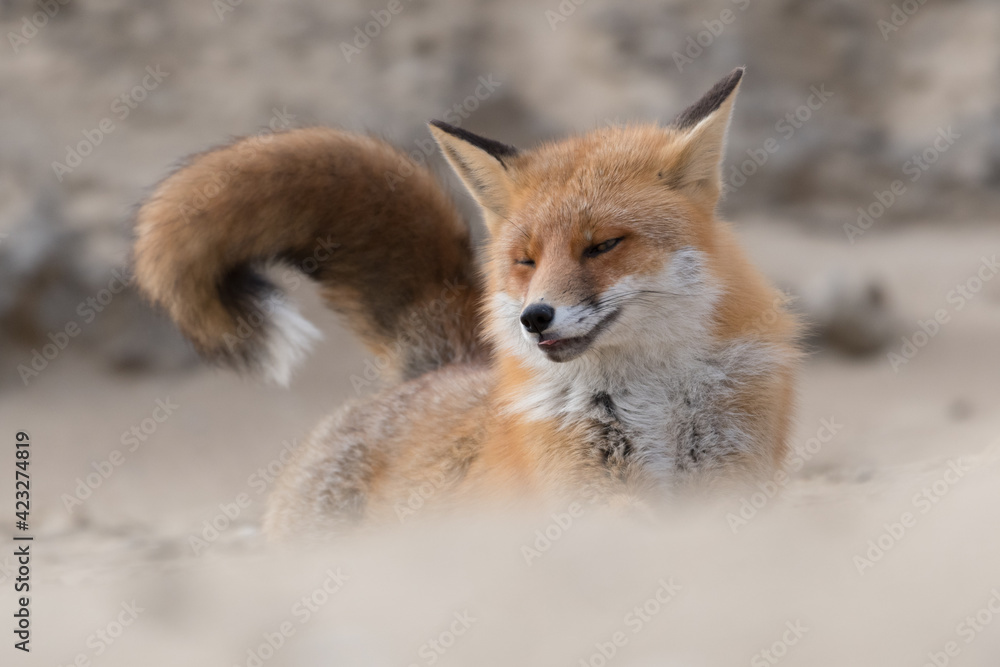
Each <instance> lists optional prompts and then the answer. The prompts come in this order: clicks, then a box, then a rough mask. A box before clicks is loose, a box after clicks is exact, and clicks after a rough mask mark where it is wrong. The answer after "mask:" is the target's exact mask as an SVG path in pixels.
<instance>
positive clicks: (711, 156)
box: [660, 67, 743, 208]
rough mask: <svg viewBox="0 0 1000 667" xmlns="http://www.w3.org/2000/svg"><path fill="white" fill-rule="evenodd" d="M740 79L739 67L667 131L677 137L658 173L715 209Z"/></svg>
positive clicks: (679, 117)
mask: <svg viewBox="0 0 1000 667" xmlns="http://www.w3.org/2000/svg"><path fill="white" fill-rule="evenodd" d="M742 78H743V68H742V67H738V68H736V69H734V70H733V71H732V72H730V73H729V75H728V76H726V77H725V78H724V79H722V80H721V81H719V82H718V83H716V84H715V85H714V86H712V89H711V90H709V91H708V92H707V93H705V95H704V96H703V97H702V98H701V99H700V100H698V101H697V102H695V103H694V104H692V105H691V106H689V107H688V108H687V109H685V110H684V111H683V112H682V113H681V114H680V115H679V116H677V118H676V119H674V122H673V123H671V124H670V129H672V130H673V131H674V132H673V134H674V136H675V137H676V139H675V142H674V143H671V144H670V149H669V153H668V155H669V156H670V157H669V160H668V164H667V165H666V168H665V169H663V170H662V171H661V172H660V173H661V176H662V178H663V179H664V180H665V181H666V182H667V183H668V184H669V185H670V186H671V187H675V188H678V189H683V190H685V191H687V192H688V194H689V195H691V196H693V197H694V198H695V199H698V200H700V201H703V202H704V203H705V204H706V205H707V206H709V207H711V208H714V207H715V204H716V202H717V201H718V199H719V195H720V193H721V189H722V158H723V156H724V152H725V148H726V132H727V131H728V129H729V118H730V116H731V115H732V110H733V101H734V100H735V99H736V89H737V88H738V87H739V85H740V80H741V79H742Z"/></svg>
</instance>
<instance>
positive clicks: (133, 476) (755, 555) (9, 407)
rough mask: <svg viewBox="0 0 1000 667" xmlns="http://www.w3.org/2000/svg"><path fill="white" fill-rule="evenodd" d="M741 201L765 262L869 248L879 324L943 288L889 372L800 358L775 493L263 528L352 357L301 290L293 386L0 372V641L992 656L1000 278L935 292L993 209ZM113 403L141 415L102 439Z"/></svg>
mask: <svg viewBox="0 0 1000 667" xmlns="http://www.w3.org/2000/svg"><path fill="white" fill-rule="evenodd" d="M738 227H739V228H740V230H741V235H742V236H743V237H744V239H745V240H746V243H747V246H748V248H749V249H750V251H751V254H752V255H753V257H754V259H755V260H756V261H757V262H758V263H759V264H760V265H761V266H763V267H765V269H767V270H769V272H770V273H771V275H772V277H773V278H774V279H775V280H776V281H778V282H779V283H784V284H796V285H808V284H809V283H810V282H811V281H816V280H819V279H820V278H821V277H823V276H829V275H830V274H831V273H836V272H838V271H842V270H845V267H850V268H851V269H852V270H853V271H855V272H860V273H862V274H870V275H874V276H880V277H881V278H882V279H883V281H884V284H885V285H886V287H887V292H888V294H890V295H891V297H892V305H893V308H894V311H895V313H896V317H897V325H896V326H897V327H898V329H899V332H900V336H903V335H905V336H907V337H911V338H912V335H913V333H914V332H915V331H917V330H918V327H919V324H918V321H919V320H927V319H928V318H932V317H933V316H934V313H935V311H937V310H938V309H945V310H946V311H947V314H948V315H949V316H950V318H949V320H948V322H947V323H945V324H944V325H942V326H941V328H940V330H939V331H938V333H937V334H936V335H935V336H933V337H932V338H930V340H929V342H928V343H927V344H926V345H925V346H923V347H921V348H920V349H919V350H918V351H917V353H916V354H915V355H914V356H913V357H912V359H910V360H908V362H907V363H905V364H904V365H902V366H901V367H900V368H899V369H898V372H896V371H894V369H893V368H892V367H891V365H890V362H889V360H888V359H887V356H886V354H885V353H883V354H881V355H878V356H874V357H870V358H868V359H866V360H857V359H848V358H845V357H842V356H839V355H837V354H835V353H832V352H828V351H824V352H820V353H817V354H815V355H814V356H812V358H811V359H810V361H809V363H808V366H807V368H806V369H805V372H804V374H803V378H802V383H801V410H800V413H799V419H798V426H797V429H796V434H795V438H794V442H795V443H796V446H797V447H798V448H799V449H800V452H801V453H800V455H799V459H800V461H799V462H800V463H802V464H804V465H802V466H801V470H798V471H797V472H795V473H794V475H793V478H792V481H791V482H789V483H788V484H787V485H785V488H784V494H783V497H778V498H773V499H772V498H767V497H766V495H764V491H762V492H761V493H760V494H757V495H755V496H747V497H746V498H742V499H739V498H733V499H728V500H726V501H724V502H722V503H720V504H719V505H718V506H713V507H681V508H676V509H675V510H673V511H671V512H670V513H669V514H668V515H665V516H657V517H621V516H608V515H603V514H601V513H600V512H598V511H597V510H596V508H589V507H584V508H583V510H582V513H578V515H577V516H572V517H571V516H555V517H553V516H526V517H510V516H505V517H496V516H482V515H477V514H475V513H473V512H470V513H469V515H467V516H462V517H450V518H440V517H431V516H429V515H424V514H421V512H420V511H417V512H416V513H415V515H414V516H412V517H406V520H405V521H401V523H400V525H399V526H389V527H385V528H379V529H377V530H371V531H367V532H364V533H360V534H358V535H353V536H350V537H345V538H343V539H341V540H338V541H337V542H336V543H335V544H333V545H329V546H327V547H323V548H321V549H304V548H302V547H295V548H288V547H285V546H283V545H278V546H276V547H269V546H266V545H265V544H264V542H263V540H262V538H261V537H260V535H259V532H258V529H257V524H258V520H259V517H260V513H261V511H262V508H263V506H264V500H265V496H266V489H267V486H268V483H267V472H266V471H267V468H268V466H269V465H273V466H275V467H276V463H275V462H276V460H277V457H278V455H279V453H280V451H281V450H282V448H283V447H284V446H285V445H286V444H287V443H291V442H294V440H295V439H297V438H300V437H302V436H303V435H304V434H305V433H306V431H307V430H308V429H309V428H311V427H312V425H313V424H314V423H316V422H317V421H318V419H319V418H320V417H321V416H322V415H323V414H324V413H326V412H327V411H329V410H330V409H332V408H334V407H335V406H337V405H338V404H340V403H341V402H342V401H343V400H345V399H346V398H348V397H351V396H353V395H354V394H355V391H354V389H353V388H352V385H351V381H350V379H351V376H352V375H353V374H360V373H362V372H363V371H364V363H365V356H364V354H363V352H362V351H361V349H360V347H359V346H358V345H357V344H356V343H355V342H354V341H352V340H351V339H350V337H349V336H347V335H346V333H345V332H343V330H342V329H340V328H338V326H337V325H336V322H335V320H334V318H333V317H332V315H330V314H328V313H326V312H324V311H323V310H322V309H321V308H320V307H319V306H318V304H317V303H316V301H315V296H314V295H311V294H302V295H299V296H301V297H304V300H305V301H306V310H307V312H309V313H310V316H311V317H312V319H313V320H314V321H315V322H316V323H317V324H319V325H320V326H321V328H323V329H324V330H325V331H327V332H328V335H327V338H326V340H325V341H324V342H323V344H322V345H321V346H320V349H319V350H318V352H317V354H316V355H315V356H314V357H313V358H312V359H311V360H310V363H309V364H308V365H307V367H306V368H305V369H303V371H302V372H301V373H300V374H299V376H298V377H297V378H296V380H295V381H294V383H293V386H292V388H291V389H290V390H280V389H274V388H267V387H261V386H258V385H255V384H253V383H251V382H245V381H242V380H240V379H239V378H236V377H235V376H233V375H230V374H228V373H223V372H217V371H212V370H201V371H198V372H194V373H185V374H180V373H179V374H175V375H162V376H155V377H151V376H143V377H132V378H127V377H126V378H123V377H121V376H108V375H105V374H102V372H100V371H98V370H96V368H95V365H94V364H93V363H92V361H90V360H88V359H86V358H82V357H81V356H80V355H78V354H75V353H74V352H73V350H72V349H69V350H67V351H66V352H65V353H63V355H62V356H60V357H59V358H57V359H56V360H55V361H54V362H53V363H52V364H51V366H50V368H48V369H47V370H46V371H45V372H44V373H43V374H42V376H41V377H39V378H38V379H37V380H36V381H35V382H34V383H33V384H32V385H31V386H29V387H28V388H25V389H20V388H18V389H15V390H13V391H7V392H6V393H5V395H4V396H3V397H2V401H0V423H2V424H3V425H4V429H5V431H6V436H5V437H8V438H10V437H11V436H12V435H13V432H14V431H15V430H16V429H27V430H29V431H30V433H31V437H32V447H33V450H32V451H33V459H32V468H31V474H32V478H33V490H34V500H33V502H34V504H33V507H32V522H33V528H34V530H33V532H34V533H35V535H36V536H37V537H36V542H35V543H34V545H33V549H34V561H33V575H32V576H33V582H34V591H33V593H34V595H33V597H32V607H31V609H32V614H33V623H34V626H33V627H34V634H33V641H32V649H33V650H32V652H31V654H30V656H21V655H15V662H14V663H13V664H31V665H36V664H37V665H69V664H74V661H78V662H77V663H76V664H94V665H129V666H134V665H177V664H190V665H206V666H207V665H248V666H252V665H263V664H267V665H402V666H406V665H432V664H442V665H515V664H517V665H558V664H565V665H593V666H594V667H598V666H600V665H611V664H617V665H650V666H652V665H658V666H663V665H685V666H688V665H690V666H696V665H698V666H700V665H712V666H715V665H728V664H750V665H769V664H776V663H777V662H781V663H783V664H787V665H845V664H851V665H880V666H885V665H909V664H912V665H924V664H955V665H968V666H972V665H996V664H1000V557H998V556H1000V531H998V526H1000V411H998V410H997V406H998V405H1000V355H998V354H997V341H998V340H1000V280H992V281H987V282H985V283H983V284H982V288H981V289H979V290H978V291H977V292H976V293H975V294H974V295H972V298H971V299H968V300H967V301H966V302H965V305H964V306H963V307H962V308H961V309H960V310H959V309H958V307H957V301H955V300H954V297H953V299H952V300H951V301H949V298H948V295H949V292H950V291H951V290H953V289H955V288H956V287H957V286H959V285H965V284H966V283H967V282H968V281H969V280H970V279H971V278H973V277H974V276H975V275H976V273H977V271H979V270H980V267H981V266H982V259H981V258H982V257H984V256H986V257H992V256H993V254H994V253H995V252H996V251H997V250H998V249H1000V229H997V228H996V227H995V226H994V227H992V228H990V227H988V226H986V225H978V226H977V225H965V226H961V225H955V226H950V225H945V224H941V225H937V226H933V227H931V226H927V227H914V228H909V229H908V230H906V231H898V230H897V231H886V232H885V233H882V230H880V229H878V228H875V229H873V230H871V231H870V232H869V233H868V234H867V235H866V236H865V237H864V238H862V239H860V240H859V241H858V242H857V244H855V245H853V246H852V245H851V244H849V243H848V242H847V241H846V239H843V238H830V237H828V238H822V237H818V236H816V235H808V236H807V235H803V234H802V233H801V232H800V231H797V230H796V229H795V228H794V227H792V226H790V225H786V224H780V223H771V222H765V221H760V220H746V221H741V222H740V223H739V225H738ZM779 267H780V270H779ZM984 275H986V274H985V273H984ZM973 287H975V283H974V281H973V282H972V283H969V289H970V290H971V289H972V288H973ZM970 294H971V292H970ZM900 336H897V337H896V339H895V340H896V342H895V343H894V345H893V346H891V347H890V348H889V350H887V351H896V352H899V351H900V349H901V347H902V340H901V339H900ZM157 401H161V403H162V405H166V406H168V407H169V410H170V414H169V416H167V418H166V419H165V420H164V421H163V422H162V423H156V422H155V421H149V419H150V418H151V417H152V416H153V415H154V413H155V414H158V415H161V416H162V415H163V412H162V411H161V412H155V408H156V407H157ZM144 420H146V421H145V424H144ZM154 425H155V427H154ZM133 426H135V427H137V428H138V429H139V432H140V433H142V435H143V438H145V439H144V440H143V441H133V440H131V439H129V438H128V437H127V436H126V437H125V438H124V440H123V434H125V433H126V432H127V431H129V429H131V428H132V427H133ZM143 426H145V427H147V428H146V431H147V432H148V435H147V433H143V431H142V429H143ZM136 443H137V444H136ZM131 448H134V451H129V450H130V449H131ZM113 450H119V451H120V452H121V453H122V454H121V457H122V459H123V461H121V460H120V459H115V460H119V461H120V465H118V466H114V465H113V464H109V463H108V461H109V460H111V457H112V452H113ZM6 451H8V453H9V452H10V449H8V450H6ZM109 465H110V466H111V469H112V470H113V471H112V472H111V473H110V475H109V476H108V477H107V479H103V478H102V479H100V483H99V484H95V485H94V486H95V487H96V488H93V489H90V491H91V493H90V495H89V497H87V498H86V499H85V500H83V502H82V503H79V504H77V503H73V504H72V506H71V508H70V509H69V510H68V509H67V507H66V502H65V499H66V498H67V497H70V496H72V495H73V494H75V493H77V489H78V486H79V484H80V480H84V482H86V479H87V476H88V474H91V473H95V471H96V470H98V469H100V468H103V469H104V470H105V471H107V470H108V469H109ZM796 467H799V465H798V464H796ZM4 469H8V465H7V463H5V464H4ZM261 470H263V471H264V472H263V474H262V473H261ZM97 475H99V473H97ZM7 477H8V476H7V475H5V476H4V480H3V482H2V487H3V490H2V493H3V497H6V498H10V497H11V494H12V490H11V488H10V487H11V483H10V480H9V479H7ZM91 479H92V480H97V479H98V477H97V476H92V477H91ZM241 494H242V495H241ZM80 495H86V493H81V494H80ZM241 503H242V504H243V505H244V507H242V508H240V511H239V513H238V516H235V518H232V519H231V520H230V519H225V518H224V517H225V511H226V509H227V508H228V509H229V510H230V511H231V512H232V510H233V508H234V507H235V506H238V505H239V504H241ZM756 506H759V507H756ZM567 511H568V508H567ZM232 513H233V514H235V512H232ZM213 520H214V521H215V522H216V523H217V525H219V526H222V527H223V529H222V530H221V531H219V532H218V534H217V535H216V534H214V533H213V532H212V531H211V529H207V528H206V523H205V522H206V521H208V522H211V521H213ZM227 523H228V524H229V525H228V526H227V525H225V524H227ZM5 524H6V522H5ZM206 531H207V532H206ZM536 531H537V532H536ZM546 534H547V537H543V536H544V535H546ZM192 536H194V537H200V538H201V539H203V540H204V542H197V541H192ZM5 539H6V538H5ZM10 551H11V550H10V549H4V551H3V553H4V554H5V558H0V565H2V568H3V569H2V570H0V577H2V578H3V579H4V580H5V581H4V582H3V584H2V585H3V587H4V589H6V590H5V595H4V599H5V600H9V599H10V597H11V596H10V595H8V591H9V588H10V586H11V584H12V581H11V576H12V570H11V567H12V565H13V560H12V558H11V557H10V556H9V555H7V554H9V553H10ZM123 605H124V606H123ZM9 606H10V604H9V603H5V607H9ZM991 607H992V608H991ZM4 613H5V614H6V613H9V612H8V611H6V609H5V611H4ZM8 641H10V639H9V636H8ZM274 646H277V648H272V647H274ZM764 652H766V654H765V653H764ZM11 653H12V652H11V651H9V650H8V649H6V648H5V649H4V655H5V656H9V655H11ZM608 656H610V657H608ZM8 659H9V658H7V657H5V658H4V660H3V664H12V663H9V662H7V660H8ZM934 660H936V661H937V662H934Z"/></svg>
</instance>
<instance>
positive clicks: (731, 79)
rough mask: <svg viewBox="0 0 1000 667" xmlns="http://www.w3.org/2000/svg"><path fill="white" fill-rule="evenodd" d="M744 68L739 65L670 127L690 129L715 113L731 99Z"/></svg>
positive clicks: (682, 113)
mask: <svg viewBox="0 0 1000 667" xmlns="http://www.w3.org/2000/svg"><path fill="white" fill-rule="evenodd" d="M744 69H745V68H743V67H737V68H736V69H734V70H733V71H732V72H730V73H729V74H728V75H727V76H726V77H725V78H723V79H722V80H721V81H719V82H718V83H716V84H715V85H714V86H712V89H711V90H710V91H708V92H707V93H705V94H704V95H703V96H702V98H701V99H700V100H698V101H697V102H695V103H694V104H692V105H691V106H689V107H688V108H687V109H685V110H684V111H683V112H681V114H680V115H679V116H677V118H675V119H674V122H673V123H671V124H670V127H673V128H674V129H677V130H688V129H690V128H692V127H694V126H695V125H697V124H698V123H700V122H701V121H703V120H704V119H706V118H708V117H709V116H711V115H712V114H713V113H715V112H716V111H717V110H718V108H719V107H721V106H722V104H723V103H724V102H725V101H726V100H728V99H729V97H730V95H732V94H733V91H735V90H736V86H738V85H739V84H740V79H742V78H743V71H744Z"/></svg>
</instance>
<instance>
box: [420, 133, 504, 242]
mask: <svg viewBox="0 0 1000 667" xmlns="http://www.w3.org/2000/svg"><path fill="white" fill-rule="evenodd" d="M430 130H431V134H433V135H434V138H435V139H436V140H437V142H438V145H440V146H441V151H442V152H443V153H444V156H445V158H446V159H447V160H448V163H449V164H450V165H451V167H452V169H454V170H455V173H456V174H457V175H458V177H459V178H460V179H462V182H463V183H465V187H466V188H468V190H469V192H470V193H471V194H472V196H473V197H475V199H476V201H477V202H479V205H480V206H482V207H483V208H484V209H485V210H486V211H487V214H485V215H484V218H485V220H486V225H487V227H489V228H491V229H492V228H493V227H494V225H495V223H497V220H494V219H493V218H492V217H491V215H490V214H495V216H496V217H498V218H501V219H502V218H503V216H504V215H506V211H507V204H508V202H509V200H510V196H511V191H512V188H513V181H512V180H511V174H510V173H509V171H508V169H509V168H510V167H511V164H512V161H513V160H514V159H515V158H516V157H517V156H518V151H517V149H516V148H514V147H513V146H508V145H507V144H503V143H500V142H499V141H494V140H492V139H487V138H485V137H481V136H479V135H478V134H473V133H472V132H468V131H466V130H463V129H460V128H457V127H455V126H454V125H449V124H448V123H443V122H441V121H439V120H432V121H431V122H430Z"/></svg>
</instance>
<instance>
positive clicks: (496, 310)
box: [431, 68, 743, 364]
mask: <svg viewBox="0 0 1000 667" xmlns="http://www.w3.org/2000/svg"><path fill="white" fill-rule="evenodd" d="M742 75H743V69H742V68H740V69H736V70H734V71H733V72H732V73H731V74H729V75H728V76H727V77H725V78H724V79H722V80H721V81H719V82H718V83H717V84H716V85H715V86H714V87H713V88H712V89H711V90H710V91H709V92H708V93H707V94H706V95H705V96H704V97H702V98H701V99H700V100H699V101H698V102H697V103H695V104H694V105H692V106H691V107H689V108H688V109H687V110H685V111H684V112H683V113H681V114H680V115H679V116H678V117H677V118H676V119H675V120H674V121H673V122H672V123H671V124H669V125H667V126H659V125H641V126H632V127H605V128H602V129H598V130H594V131H592V132H590V133H588V134H585V135H582V136H578V137H573V138H569V139H566V140H563V141H559V142H555V143H548V144H544V145H542V146H539V147H537V148H534V149H532V150H528V151H522V150H518V149H516V148H514V147H512V146H508V145H506V144H503V143H500V142H497V141H493V140H490V139H485V138H483V137H480V136H477V135H474V134H472V133H470V132H467V131H465V130H462V129H459V128H456V127H453V126H451V125H448V124H446V123H442V122H440V121H432V123H431V132H432V133H433V134H434V137H435V138H436V139H437V141H438V143H439V144H440V146H441V148H442V150H443V152H444V155H445V157H446V158H447V160H448V161H449V163H450V164H451V166H452V167H453V168H454V170H455V172H456V173H457V174H458V176H459V177H460V178H461V179H462V181H463V182H464V184H465V186H466V187H467V188H468V190H469V191H470V193H471V194H472V196H473V197H474V198H475V199H476V201H477V202H478V203H479V204H480V206H481V207H482V210H483V215H484V219H485V223H486V226H487V228H488V230H489V233H490V241H489V243H488V246H487V261H488V280H489V288H490V289H489V294H490V295H491V296H492V301H491V302H490V303H488V304H487V308H488V320H489V321H488V330H489V331H490V333H491V335H492V337H493V338H494V342H495V343H496V344H497V346H498V347H499V348H500V349H504V350H507V351H509V352H514V353H516V354H517V355H518V356H519V357H521V358H522V359H524V360H526V361H528V362H533V363H534V364H549V363H551V362H574V360H580V359H588V358H590V359H593V358H595V357H606V356H607V355H616V354H622V353H625V354H628V353H629V352H630V351H635V350H636V349H637V347H641V346H647V347H649V346H654V347H656V346H659V347H660V348H669V347H670V346H671V345H673V346H677V345H678V344H679V343H687V342H688V341H697V340H698V339H699V338H703V337H705V336H707V335H708V332H707V330H706V328H705V327H706V326H707V325H706V322H707V321H708V320H709V319H710V317H709V313H710V311H711V309H712V307H713V302H714V299H715V297H716V292H717V289H716V287H715V284H716V282H715V281H713V280H712V278H711V273H712V271H713V270H714V269H713V267H712V266H711V259H710V258H711V257H712V255H713V254H714V250H715V244H716V241H717V234H716V231H717V224H718V223H716V222H715V218H714V213H715V208H716V205H717V203H718V200H719V196H720V193H721V167H720V162H721V159H722V155H723V149H724V146H725V139H726V132H727V128H728V125H729V118H730V114H731V109H732V104H733V99H734V97H735V93H736V89H737V87H738V86H739V83H740V79H741V78H742Z"/></svg>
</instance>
